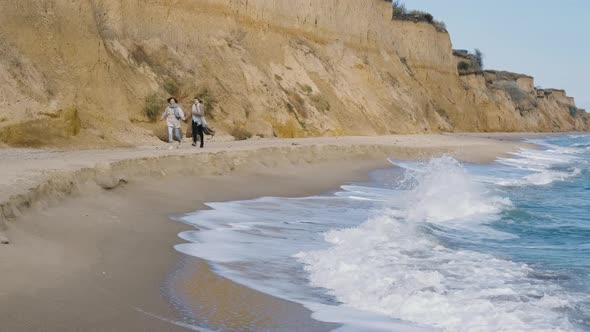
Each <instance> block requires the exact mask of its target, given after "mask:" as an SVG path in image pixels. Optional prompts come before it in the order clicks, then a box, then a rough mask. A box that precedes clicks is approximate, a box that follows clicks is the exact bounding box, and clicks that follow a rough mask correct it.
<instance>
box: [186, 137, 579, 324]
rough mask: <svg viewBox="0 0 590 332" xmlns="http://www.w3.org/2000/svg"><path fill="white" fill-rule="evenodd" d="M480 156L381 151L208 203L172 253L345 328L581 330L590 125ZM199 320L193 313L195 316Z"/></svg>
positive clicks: (191, 219)
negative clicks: (304, 180)
mask: <svg viewBox="0 0 590 332" xmlns="http://www.w3.org/2000/svg"><path fill="white" fill-rule="evenodd" d="M531 142H532V143H536V144H537V145H538V149H523V150H521V151H519V152H517V153H514V154H512V155H510V156H509V157H505V158H500V159H498V160H497V161H496V162H495V163H493V164H489V165H476V164H461V163H459V162H457V161H456V160H454V159H452V158H450V157H447V156H441V157H438V158H433V159H431V160H427V161H423V162H402V161H396V160H391V162H392V167H391V168H388V169H383V170H379V171H376V172H373V173H372V174H371V177H370V178H371V180H370V181H368V182H366V183H355V184H348V185H343V186H342V187H341V189H340V190H339V191H337V192H333V193H327V194H325V195H321V196H313V197H304V198H295V199H293V198H291V199H288V198H277V197H263V198H259V199H255V200H248V201H237V202H225V203H211V204H209V206H210V207H211V210H207V211H198V212H195V213H193V214H189V215H186V216H183V217H181V218H180V220H181V221H183V222H186V223H189V224H192V225H195V226H196V227H199V229H200V231H190V232H184V233H181V234H180V237H181V238H182V239H184V240H185V241H186V243H183V244H179V245H177V246H176V249H177V250H178V251H181V252H183V253H186V254H188V255H192V256H197V257H201V258H204V259H206V260H208V261H209V262H210V263H211V264H212V266H213V268H214V269H215V271H216V272H217V273H219V274H221V275H224V276H226V277H228V278H230V279H232V280H234V281H236V282H239V283H241V284H244V285H246V286H248V287H251V288H254V289H257V290H260V291H263V292H266V293H269V294H271V295H274V296H277V297H281V298H284V299H287V300H290V301H294V302H298V303H301V304H303V305H305V306H306V307H307V308H309V309H311V310H312V311H313V312H314V318H316V319H318V320H322V321H327V322H335V323H340V324H342V327H341V328H340V329H339V330H342V331H409V330H410V331H423V330H426V331H430V330H446V331H585V330H590V278H589V277H588V276H589V274H590V255H589V254H590V217H589V216H588V214H589V213H590V203H589V202H590V166H589V161H590V135H567V136H558V137H550V138H546V139H538V140H532V141H531ZM196 319H197V320H198V317H196Z"/></svg>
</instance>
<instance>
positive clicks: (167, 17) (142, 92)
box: [0, 0, 590, 147]
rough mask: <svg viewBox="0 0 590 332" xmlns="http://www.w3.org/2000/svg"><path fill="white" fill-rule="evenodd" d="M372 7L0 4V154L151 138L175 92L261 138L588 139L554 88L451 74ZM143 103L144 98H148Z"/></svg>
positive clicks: (444, 36) (238, 1) (431, 45)
mask: <svg viewBox="0 0 590 332" xmlns="http://www.w3.org/2000/svg"><path fill="white" fill-rule="evenodd" d="M390 10H391V9H390V5H388V3H387V2H384V1H382V0H370V1H365V2H361V1H353V0H321V1H320V0H301V1H287V0H255V1H245V0H175V1H169V0H146V1H123V0H87V1H65V0H46V1H35V0H5V1H2V2H1V3H0V23H1V24H0V142H4V143H7V144H9V145H23V146H41V145H61V146H63V145H74V146H83V147H95V146H110V145H128V144H129V145H134V144H141V143H144V142H147V141H149V140H150V139H152V138H151V137H153V130H154V129H156V128H159V127H161V124H159V125H158V124H154V123H151V122H150V121H149V119H148V117H147V116H146V112H145V110H146V109H148V110H154V109H155V110H159V109H160V107H161V105H159V102H158V101H159V100H160V98H164V97H167V96H168V95H169V94H174V95H176V96H178V97H179V98H180V99H181V102H182V104H183V105H184V106H185V107H188V106H189V105H190V102H191V100H192V97H193V96H194V95H195V94H198V95H200V96H202V97H204V98H205V99H206V100H207V102H208V104H209V105H210V106H209V110H208V111H209V115H210V116H209V117H210V122H212V124H213V125H214V126H215V127H217V128H218V129H220V130H221V131H225V132H230V133H233V132H236V131H238V130H241V131H242V132H247V133H251V134H253V135H258V136H261V137H272V136H277V137H301V136H323V135H378V134H390V133H424V132H440V131H571V130H588V129H589V128H590V118H589V116H588V114H587V113H586V112H584V111H582V110H579V109H578V108H576V106H575V103H574V101H573V99H572V98H569V97H567V96H566V94H565V93H564V92H560V91H558V90H537V89H535V88H534V83H533V79H532V78H530V77H527V76H524V75H516V74H510V73H502V72H477V73H472V74H469V75H460V74H459V73H458V71H457V61H458V60H457V58H456V56H455V55H453V50H452V45H451V42H450V37H449V35H448V33H446V32H445V31H441V30H440V29H438V30H437V29H436V28H435V27H434V26H433V25H431V24H429V23H427V22H412V21H398V20H396V21H391V20H390V16H391V12H390ZM146 98H147V101H146Z"/></svg>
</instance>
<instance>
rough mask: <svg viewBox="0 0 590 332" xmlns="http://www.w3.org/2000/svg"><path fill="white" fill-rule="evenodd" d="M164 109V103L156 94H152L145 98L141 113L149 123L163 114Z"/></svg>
mask: <svg viewBox="0 0 590 332" xmlns="http://www.w3.org/2000/svg"><path fill="white" fill-rule="evenodd" d="M165 107H166V103H165V101H164V100H163V99H162V98H161V97H160V96H158V94H156V93H154V94H152V95H149V96H147V97H146V98H145V105H144V106H143V113H144V115H145V116H146V117H147V118H148V119H149V120H150V121H152V122H154V121H156V120H157V119H158V117H159V116H160V114H162V113H163V111H164V108H165Z"/></svg>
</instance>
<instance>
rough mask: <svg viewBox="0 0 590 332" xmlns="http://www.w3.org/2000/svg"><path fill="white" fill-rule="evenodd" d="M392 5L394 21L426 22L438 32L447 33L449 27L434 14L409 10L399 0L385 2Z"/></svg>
mask: <svg viewBox="0 0 590 332" xmlns="http://www.w3.org/2000/svg"><path fill="white" fill-rule="evenodd" d="M385 1H387V2H391V3H392V10H393V13H392V19H398V20H402V21H414V22H426V23H430V24H432V25H433V26H434V27H435V28H436V30H437V31H439V32H446V31H447V27H446V25H445V23H444V22H442V21H437V20H435V19H434V16H432V14H430V13H427V12H424V11H421V10H407V9H406V6H405V5H404V4H403V3H402V2H401V1H399V0H385Z"/></svg>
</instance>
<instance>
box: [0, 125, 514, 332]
mask: <svg viewBox="0 0 590 332" xmlns="http://www.w3.org/2000/svg"><path fill="white" fill-rule="evenodd" d="M486 136H488V137H489V138H483V137H481V136H478V135H469V136H463V135H408V136H381V137H336V138H309V139H284V140H283V139H281V140H255V141H242V142H218V143H213V144H211V145H209V146H208V147H207V148H206V149H203V150H198V149H192V148H189V147H185V148H182V149H180V150H172V151H168V150H164V149H162V147H153V146H149V147H138V148H126V149H112V150H85V151H47V150H16V149H6V150H0V188H1V189H0V205H1V206H2V222H3V223H4V226H5V231H4V232H3V234H4V235H3V238H6V240H7V242H10V244H6V245H3V246H1V247H0V264H1V266H2V267H3V272H2V275H3V277H2V282H1V283H0V297H1V298H2V300H1V301H0V321H1V322H2V329H3V330H10V331H78V330H93V331H112V330H125V331H149V330H152V331H176V330H179V331H184V330H190V329H196V328H195V326H203V325H206V326H207V327H209V328H211V329H223V330H234V331H244V330H277V331H279V330H282V331H292V330H300V331H312V330H313V331H324V330H330V329H332V328H334V327H336V326H337V325H334V324H328V323H323V322H318V321H315V320H313V319H312V318H311V317H310V312H309V310H308V309H306V308H304V307H303V306H301V305H299V304H296V303H292V302H289V301H284V300H280V299H277V298H274V297H272V296H269V295H265V294H263V293H260V292H257V291H254V290H251V289H248V288H246V287H244V286H241V285H238V284H236V283H234V282H231V281H230V280H228V279H225V278H223V277H220V276H217V275H216V274H214V273H213V272H212V271H211V270H210V269H209V268H208V265H207V263H206V262H204V261H202V260H200V259H198V258H194V257H190V256H186V255H183V254H181V253H179V252H177V251H175V250H174V245H176V244H178V243H181V242H182V240H180V239H178V238H177V234H178V233H180V232H182V231H185V230H189V229H192V227H191V226H189V225H185V224H183V223H180V222H176V221H173V220H170V217H172V216H177V215H182V214H184V213H189V212H192V211H195V210H198V209H202V208H205V205H204V203H207V202H223V201H234V200H239V199H253V198H257V197H261V196H277V197H302V196H309V195H315V194H320V193H323V192H326V191H329V190H334V189H337V188H338V187H339V186H340V185H342V184H346V183H350V182H353V181H363V180H364V179H366V177H367V175H368V174H369V172H370V171H371V170H375V169H378V168H383V167H391V166H390V164H388V162H387V160H386V158H388V157H394V158H396V159H403V160H413V159H425V158H427V157H429V156H433V155H442V154H448V155H451V156H453V157H455V158H457V159H458V160H462V161H469V162H481V163H486V162H491V161H493V160H495V159H496V158H497V157H498V156H501V155H505V154H506V153H508V152H513V151H516V150H518V149H519V148H520V147H523V146H525V145H524V144H522V143H519V142H517V141H513V140H509V139H507V137H508V136H507V135H505V134H503V135H502V136H501V138H502V140H496V139H494V138H493V137H494V135H493V134H486ZM519 138H520V136H519ZM335 170H337V171H335ZM178 292H181V293H183V294H185V296H188V297H189V298H190V300H189V302H190V303H191V305H190V307H191V308H190V311H191V312H189V313H187V312H182V310H178V307H175V305H174V302H173V301H171V298H170V294H174V293H178ZM187 294H188V295H187ZM183 310H186V308H183ZM187 315H188V316H196V317H198V318H199V320H200V322H199V321H196V322H192V323H194V324H192V323H191V324H190V326H189V325H187V324H186V320H187ZM201 323H203V324H201Z"/></svg>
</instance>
